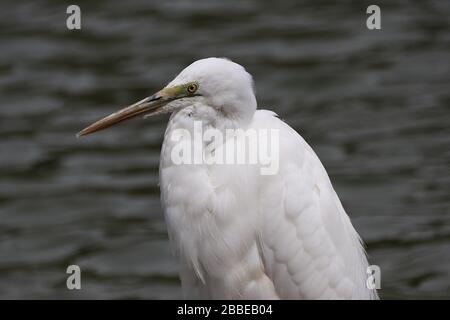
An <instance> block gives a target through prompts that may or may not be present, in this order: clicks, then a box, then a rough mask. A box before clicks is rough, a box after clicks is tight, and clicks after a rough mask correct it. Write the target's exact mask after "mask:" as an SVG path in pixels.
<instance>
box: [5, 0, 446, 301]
mask: <svg viewBox="0 0 450 320" xmlns="http://www.w3.org/2000/svg"><path fill="white" fill-rule="evenodd" d="M70 4H77V5H79V6H80V7H81V26H82V29H81V30H80V31H70V30H68V29H67V28H66V18H67V17H68V15H67V14H66V8H67V6H68V5H70ZM369 4H378V5H379V6H380V7H381V26H382V30H375V31H371V30H368V29H367V28H366V19H367V17H368V15H367V14H366V8H367V6H368V5H369ZM449 53H450V1H431V0H428V1H396V2H395V3H393V1H390V2H388V1H373V2H367V1H339V2H338V1H331V0H330V1H328V0H311V1H298V0H292V1H290V0H278V1H256V0H244V1H217V0H212V1H197V0H190V1H143V0H128V1H95V2H94V1H81V0H77V1H70V2H68V1H15V0H13V1H11V0H3V1H2V3H1V5H0V123H1V125H0V298H3V299H5V298H6V299H15V298H26V299H36V298H38V299H47V298H62V299H79V298H87V299H107V298H149V299H165V298H181V290H180V284H179V280H178V275H177V264H176V262H175V260H174V259H173V258H172V255H171V251H170V248H169V243H168V239H167V234H166V227H165V224H164V218H163V215H162V211H161V207H160V202H159V187H158V161H159V152H160V147H161V143H162V137H163V134H164V129H165V125H166V123H167V120H168V117H167V116H159V117H155V118H150V119H146V120H142V119H136V120H134V121H131V122H127V123H126V124H123V125H121V126H118V127H115V128H114V129H111V130H107V131H104V132H101V133H98V134H96V135H93V136H90V137H88V138H85V139H77V138H76V137H75V134H76V133H77V132H78V131H79V130H80V129H82V128H84V127H85V126H86V125H87V124H90V123H91V122H93V121H94V120H97V119H98V118H100V117H103V116H104V115H107V114H109V113H111V112H112V111H115V110H117V109H118V108H120V107H123V106H125V105H127V104H129V103H131V102H135V101H137V100H140V99H141V98H143V97H146V96H148V95H149V94H151V93H153V92H155V91H156V90H158V89H160V88H161V87H162V86H164V85H165V84H166V83H168V82H169V81H170V80H171V79H172V78H173V77H174V76H175V75H176V74H177V73H178V72H179V71H180V70H181V69H182V68H184V67H185V66H187V65H188V64H190V63H191V62H192V61H194V60H197V59H200V58H204V57H209V56H219V57H222V56H225V57H228V58H230V59H232V60H234V61H236V62H238V63H240V64H242V65H244V66H245V67H246V69H247V70H248V71H249V72H250V73H251V74H253V76H254V79H255V82H256V91H257V98H258V104H259V107H260V108H270V109H272V110H274V111H276V112H277V113H278V114H279V115H280V117H281V118H283V119H284V120H285V121H286V122H287V123H288V124H289V125H291V126H292V127H294V128H295V129H296V130H297V131H298V132H299V133H300V134H301V135H302V136H303V137H304V138H305V139H306V140H307V141H308V142H309V143H310V145H311V146H312V147H313V148H314V150H315V151H316V152H317V154H318V155H319V157H320V159H321V160H322V162H323V163H324V165H325V167H326V168H327V170H328V172H329V174H330V177H331V180H332V182H333V184H334V187H335V189H336V191H337V193H338V194H339V196H340V197H341V200H342V202H343V204H344V207H345V208H346V209H347V212H348V214H349V215H350V217H351V219H352V221H353V224H354V225H355V227H356V229H357V230H358V231H359V233H360V234H361V236H362V238H363V239H364V241H365V242H366V244H367V250H368V253H369V255H370V262H371V263H372V264H377V265H379V266H380V267H381V272H382V278H381V281H382V289H381V290H380V295H381V297H382V298H389V299H410V298H425V299H427V298H450V273H449V270H450V175H449V169H450V90H449V89H450V59H449V57H450V55H449ZM71 264H77V265H79V266H80V267H81V269H82V279H81V280H82V282H81V283H82V290H78V291H77V290H73V291H69V290H67V288H66V278H67V276H68V275H67V274H66V268H67V266H68V265H71Z"/></svg>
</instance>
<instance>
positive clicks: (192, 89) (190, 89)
mask: <svg viewBox="0 0 450 320" xmlns="http://www.w3.org/2000/svg"><path fill="white" fill-rule="evenodd" d="M197 90H198V84H196V83H191V84H190V85H188V87H187V92H189V93H194V92H195V91H197Z"/></svg>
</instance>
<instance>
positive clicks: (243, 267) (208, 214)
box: [82, 58, 378, 299]
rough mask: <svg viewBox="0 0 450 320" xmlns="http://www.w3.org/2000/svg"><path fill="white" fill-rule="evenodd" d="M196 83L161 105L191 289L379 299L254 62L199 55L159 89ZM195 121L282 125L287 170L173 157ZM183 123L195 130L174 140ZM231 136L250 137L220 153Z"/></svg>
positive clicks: (165, 187) (165, 174) (163, 180)
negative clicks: (263, 100)
mask: <svg viewBox="0 0 450 320" xmlns="http://www.w3.org/2000/svg"><path fill="white" fill-rule="evenodd" d="M188 83H196V84H197V85H198V88H196V89H197V90H198V91H196V94H195V95H186V94H185V95H184V96H179V92H178V93H177V94H178V96H177V99H175V98H174V99H172V100H170V101H168V102H167V103H165V104H164V106H162V105H161V106H159V109H158V112H172V116H171V118H170V120H169V123H168V126H167V130H166V134H165V139H164V143H163V147H162V151H161V161H160V186H161V200H162V204H163V208H164V213H165V218H166V222H167V226H168V231H169V236H170V240H171V244H172V246H173V248H174V249H175V252H176V255H177V257H178V259H179V262H180V277H181V282H182V287H183V292H184V295H185V297H186V298H200V299H208V298H212V299H376V298H378V296H377V293H376V291H375V290H370V289H368V288H367V287H366V279H367V276H368V275H367V273H366V269H367V266H368V262H367V259H366V255H365V252H364V249H363V247H362V244H361V241H360V238H359V236H358V234H357V232H356V231H355V229H354V228H353V226H352V224H351V222H350V219H349V217H348V216H347V214H346V213H345V211H344V209H343V207H342V205H341V203H340V201H339V198H338V196H337V195H336V193H335V191H334V190H333V187H332V185H331V182H330V180H329V178H328V175H327V173H326V171H325V169H324V167H323V166H322V164H321V162H320V160H319V159H318V157H317V156H316V154H315V153H314V151H313V150H312V149H311V147H310V146H309V145H308V144H307V143H306V142H305V141H304V140H303V138H302V137H301V136H300V135H299V134H298V133H297V132H295V131H294V130H293V129H292V128H291V127H289V126H288V125H287V124H286V123H284V122H283V121H281V120H280V119H279V118H277V116H276V115H275V114H274V113H273V112H271V111H266V110H258V111H257V110H256V99H255V96H254V92H253V83H252V78H251V76H250V75H249V74H248V73H247V72H246V71H245V69H244V68H243V67H241V66H240V65H238V64H236V63H233V62H231V61H229V60H226V59H218V58H209V59H203V60H199V61H196V62H194V63H193V64H191V65H190V66H188V67H187V68H186V69H184V70H183V71H182V72H181V73H180V74H179V75H178V76H177V77H176V78H175V79H174V80H173V81H172V82H171V83H169V84H168V85H167V87H166V88H165V89H163V90H161V91H160V93H161V94H160V95H163V94H162V93H167V92H168V91H170V90H171V89H170V88H179V87H182V86H183V85H185V84H188ZM153 97H155V96H153ZM157 98H158V99H159V96H158V97H157ZM144 100H145V99H144ZM153 100H155V98H153ZM153 100H151V99H150V100H149V101H153ZM140 103H141V102H140ZM115 116H117V114H116V115H115ZM195 121H201V124H202V129H203V130H207V129H210V130H211V129H212V130H217V131H220V132H225V130H226V129H237V128H241V129H249V128H252V129H256V130H260V129H276V130H278V132H279V170H278V172H277V173H276V174H274V175H261V172H260V170H259V169H260V168H259V167H260V166H259V165H254V164H247V165H242V164H234V165H233V164H205V163H202V164H181V165H180V164H176V163H174V161H173V156H172V152H173V150H174V147H175V146H176V145H177V144H180V143H186V144H189V143H191V142H192V141H190V140H192V136H193V135H194V130H198V128H197V129H195V126H194V122H195ZM104 126H105V125H104ZM179 129H183V130H186V131H187V132H190V133H191V135H190V136H184V137H182V138H181V141H174V140H173V139H171V137H172V134H173V133H174V132H175V131H177V130H179ZM85 130H86V129H85ZM88 131H89V130H88ZM92 131H94V130H92ZM87 133H90V132H87ZM82 134H86V132H82ZM231 141H233V142H234V143H237V144H238V145H239V144H243V143H245V141H244V140H243V139H242V138H239V137H235V138H233V139H228V140H226V141H225V142H224V143H223V144H222V145H219V146H217V148H216V149H215V150H214V152H217V151H218V150H219V149H220V148H226V145H227V144H228V143H230V142H231ZM204 144H205V145H206V144H207V142H205V143H204ZM205 152H211V150H209V151H205Z"/></svg>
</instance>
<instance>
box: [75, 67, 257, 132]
mask: <svg viewBox="0 0 450 320" xmlns="http://www.w3.org/2000/svg"><path fill="white" fill-rule="evenodd" d="M196 104H199V105H202V106H206V107H209V108H211V109H212V110H213V111H214V112H215V113H216V114H217V115H219V116H220V117H224V118H227V119H232V120H235V121H239V122H244V123H245V122H248V121H250V119H251V118H252V116H253V113H254V112H255V110H256V98H255V94H254V90H253V80H252V76H251V75H250V74H249V73H248V72H247V71H246V70H245V69H244V68H243V67H242V66H241V65H239V64H237V63H234V62H232V61H230V60H227V59H223V58H207V59H202V60H197V61H195V62H194V63H192V64H191V65H189V66H188V67H186V68H185V69H184V70H183V71H181V73H180V74H179V75H178V76H177V77H176V78H175V79H174V80H172V81H171V82H170V83H169V84H168V85H167V86H166V87H164V88H163V89H162V90H160V91H158V92H157V93H155V94H154V95H152V96H150V97H147V98H144V99H142V100H141V101H138V102H137V103H135V104H133V105H131V106H129V107H126V108H124V109H122V110H119V111H118V112H115V113H113V114H111V115H109V116H107V117H105V118H103V119H101V120H99V121H97V122H95V123H93V124H92V125H90V126H88V127H87V128H85V129H83V130H82V131H81V132H79V133H78V136H84V135H87V134H90V133H93V132H96V131H99V130H102V129H106V128H108V127H110V126H112V125H114V124H116V123H119V122H122V121H124V120H127V119H131V118H134V117H136V116H139V115H153V114H159V113H169V112H174V111H177V110H180V109H183V108H185V107H188V106H192V105H196Z"/></svg>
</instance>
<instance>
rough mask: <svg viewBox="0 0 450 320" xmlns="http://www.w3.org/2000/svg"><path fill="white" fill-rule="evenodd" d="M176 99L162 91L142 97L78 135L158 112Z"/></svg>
mask: <svg viewBox="0 0 450 320" xmlns="http://www.w3.org/2000/svg"><path fill="white" fill-rule="evenodd" d="M172 100H174V98H173V97H170V96H167V95H165V94H163V92H162V91H160V92H158V93H156V94H154V95H152V96H150V97H147V98H145V99H142V100H141V101H138V102H136V103H135V104H133V105H131V106H129V107H126V108H124V109H122V110H119V111H117V112H115V113H113V114H111V115H109V116H107V117H105V118H103V119H101V120H99V121H97V122H95V123H93V124H91V125H90V126H88V127H86V128H84V129H83V130H81V131H80V132H79V133H78V134H77V137H81V136H85V135H88V134H91V133H94V132H96V131H99V130H103V129H106V128H108V127H111V126H113V125H115V124H117V123H119V122H122V121H125V120H128V119H131V118H134V117H136V116H139V115H143V114H155V113H158V112H159V111H160V110H161V108H162V107H163V106H164V105H165V104H166V103H168V102H170V101H172Z"/></svg>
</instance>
